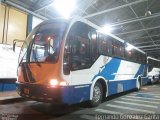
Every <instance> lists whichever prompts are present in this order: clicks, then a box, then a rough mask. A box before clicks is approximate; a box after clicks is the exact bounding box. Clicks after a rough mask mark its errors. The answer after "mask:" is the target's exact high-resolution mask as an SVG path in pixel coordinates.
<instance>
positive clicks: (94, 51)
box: [90, 31, 98, 64]
mask: <svg viewBox="0 0 160 120" xmlns="http://www.w3.org/2000/svg"><path fill="white" fill-rule="evenodd" d="M90 40H91V58H92V64H93V63H94V62H95V61H96V60H97V58H98V49H97V46H98V45H97V44H98V43H97V32H96V31H92V32H90Z"/></svg>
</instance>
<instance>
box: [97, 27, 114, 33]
mask: <svg viewBox="0 0 160 120" xmlns="http://www.w3.org/2000/svg"><path fill="white" fill-rule="evenodd" d="M112 30H113V28H112V27H111V26H110V25H105V26H104V27H102V28H100V29H99V30H98V32H101V33H105V34H107V33H111V32H112Z"/></svg>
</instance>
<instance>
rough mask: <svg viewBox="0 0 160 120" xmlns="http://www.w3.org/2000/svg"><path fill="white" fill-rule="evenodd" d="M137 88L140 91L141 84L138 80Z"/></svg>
mask: <svg viewBox="0 0 160 120" xmlns="http://www.w3.org/2000/svg"><path fill="white" fill-rule="evenodd" d="M137 88H138V89H140V82H139V80H138V83H137Z"/></svg>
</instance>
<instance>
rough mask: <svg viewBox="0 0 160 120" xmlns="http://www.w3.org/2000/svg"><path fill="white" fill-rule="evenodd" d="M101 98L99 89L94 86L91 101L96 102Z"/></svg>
mask: <svg viewBox="0 0 160 120" xmlns="http://www.w3.org/2000/svg"><path fill="white" fill-rule="evenodd" d="M100 98H101V89H100V88H99V87H98V86H97V85H96V86H95V87H94V91H93V101H95V102H98V101H99V100H100Z"/></svg>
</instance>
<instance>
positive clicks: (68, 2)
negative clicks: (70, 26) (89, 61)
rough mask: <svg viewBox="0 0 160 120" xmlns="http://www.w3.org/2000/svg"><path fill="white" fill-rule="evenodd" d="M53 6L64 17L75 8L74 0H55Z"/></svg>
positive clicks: (67, 16) (68, 15)
mask: <svg viewBox="0 0 160 120" xmlns="http://www.w3.org/2000/svg"><path fill="white" fill-rule="evenodd" d="M53 6H54V7H55V8H56V10H57V11H58V12H59V13H60V14H61V15H62V16H63V17H64V18H66V19H68V18H69V17H70V14H71V13H72V12H73V10H74V9H75V0H55V1H54V3H53Z"/></svg>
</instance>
